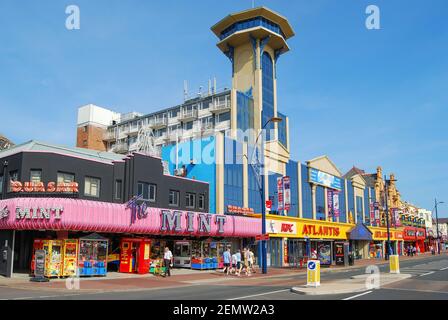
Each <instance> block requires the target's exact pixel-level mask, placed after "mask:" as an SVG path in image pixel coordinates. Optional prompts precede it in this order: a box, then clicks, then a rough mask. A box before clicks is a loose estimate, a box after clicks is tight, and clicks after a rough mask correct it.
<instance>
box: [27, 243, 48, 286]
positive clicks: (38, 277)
mask: <svg viewBox="0 0 448 320" xmlns="http://www.w3.org/2000/svg"><path fill="white" fill-rule="evenodd" d="M45 257H46V252H45V250H36V253H35V254H34V277H33V278H31V279H30V281H32V282H49V281H50V280H48V279H47V278H45Z"/></svg>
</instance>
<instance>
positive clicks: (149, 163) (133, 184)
mask: <svg viewBox="0 0 448 320" xmlns="http://www.w3.org/2000/svg"><path fill="white" fill-rule="evenodd" d="M0 165H1V166H2V167H1V169H0V178H3V179H2V181H3V183H2V185H3V188H2V190H0V198H1V199H8V198H15V197H73V198H77V199H84V200H90V201H101V202H113V203H126V202H128V201H129V200H130V199H131V198H132V197H134V196H139V194H138V192H139V183H140V184H145V185H152V186H155V197H154V198H153V199H152V201H149V200H145V201H146V202H147V204H148V206H149V207H157V208H169V209H179V210H190V211H195V212H208V211H209V185H208V183H204V182H199V181H193V180H189V179H184V178H178V177H174V176H169V175H165V174H164V171H163V164H162V161H161V159H158V158H153V157H149V156H145V155H142V154H133V155H129V156H127V157H124V158H123V160H121V161H111V160H104V161H103V160H101V158H98V160H91V159H85V158H82V157H76V156H72V155H64V154H59V153H52V152H45V151H42V152H27V151H22V152H19V153H17V154H13V155H10V156H7V157H3V158H0ZM32 170H37V171H40V172H41V182H43V183H44V184H45V185H47V184H48V183H49V182H57V178H58V173H64V174H69V175H73V176H74V182H77V183H78V185H79V193H76V194H72V193H62V194H58V193H33V192H29V193H28V192H20V193H17V192H10V191H9V180H10V179H11V177H12V176H13V175H14V174H16V175H17V176H16V177H17V181H20V182H28V181H31V177H30V175H31V171H32ZM86 178H93V179H98V180H99V182H100V183H99V192H98V196H97V197H96V196H89V195H87V194H86V193H85V187H86V185H85V182H86ZM170 191H173V192H175V193H176V194H177V196H178V205H170V204H169V194H170ZM187 194H193V195H194V196H193V199H194V200H195V203H194V207H192V206H189V207H187V199H186V197H187ZM200 199H201V200H200ZM200 203H201V204H202V205H200Z"/></svg>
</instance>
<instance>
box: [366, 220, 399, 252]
mask: <svg viewBox="0 0 448 320" xmlns="http://www.w3.org/2000/svg"><path fill="white" fill-rule="evenodd" d="M369 230H370V231H371V232H372V241H371V242H370V243H369V257H370V258H371V259H373V258H375V259H383V258H384V257H385V254H386V249H387V248H386V243H387V238H388V237H387V228H381V227H369ZM389 252H390V253H391V254H398V255H402V254H403V230H402V229H400V228H390V248H389Z"/></svg>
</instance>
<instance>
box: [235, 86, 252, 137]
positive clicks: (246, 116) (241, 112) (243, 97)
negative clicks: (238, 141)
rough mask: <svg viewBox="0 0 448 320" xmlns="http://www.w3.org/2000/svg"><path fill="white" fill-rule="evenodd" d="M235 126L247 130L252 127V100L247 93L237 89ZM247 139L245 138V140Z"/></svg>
mask: <svg viewBox="0 0 448 320" xmlns="http://www.w3.org/2000/svg"><path fill="white" fill-rule="evenodd" d="M236 96H237V106H238V108H237V126H238V129H240V130H243V131H247V130H248V129H253V128H254V100H253V98H252V97H251V96H249V95H248V94H247V93H243V92H240V91H238V92H237V94H236ZM246 141H247V140H246Z"/></svg>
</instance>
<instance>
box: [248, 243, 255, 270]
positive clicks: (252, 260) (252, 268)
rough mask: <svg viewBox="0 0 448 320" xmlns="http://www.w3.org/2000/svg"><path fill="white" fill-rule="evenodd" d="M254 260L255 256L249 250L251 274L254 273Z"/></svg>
mask: <svg viewBox="0 0 448 320" xmlns="http://www.w3.org/2000/svg"><path fill="white" fill-rule="evenodd" d="M254 260H255V254H254V253H253V251H252V250H251V249H249V270H250V272H251V273H252V272H253V273H255V267H254Z"/></svg>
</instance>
